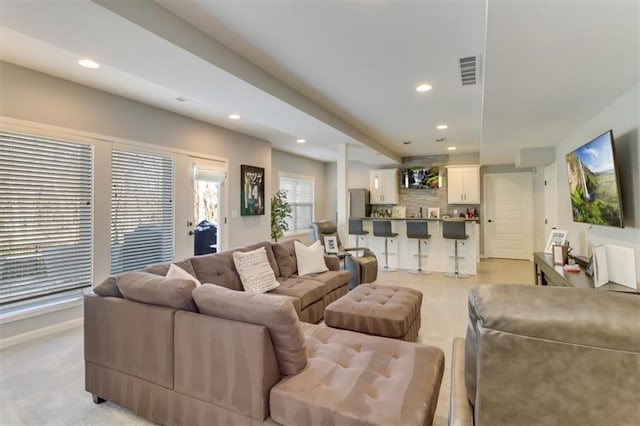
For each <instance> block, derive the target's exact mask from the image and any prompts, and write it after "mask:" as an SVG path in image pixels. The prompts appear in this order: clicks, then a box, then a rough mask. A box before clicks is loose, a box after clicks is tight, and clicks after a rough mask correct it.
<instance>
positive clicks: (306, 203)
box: [280, 177, 313, 231]
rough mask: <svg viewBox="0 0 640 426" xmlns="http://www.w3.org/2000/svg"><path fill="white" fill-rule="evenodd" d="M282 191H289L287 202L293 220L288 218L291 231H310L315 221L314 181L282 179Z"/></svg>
mask: <svg viewBox="0 0 640 426" xmlns="http://www.w3.org/2000/svg"><path fill="white" fill-rule="evenodd" d="M280 189H284V190H285V191H287V202H288V203H289V205H290V206H291V216H292V217H291V218H287V224H288V225H289V230H290V231H303V230H307V229H309V227H310V226H311V222H312V221H313V181H311V180H304V179H294V178H285V177H281V178H280Z"/></svg>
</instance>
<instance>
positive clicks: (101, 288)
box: [93, 275, 122, 299]
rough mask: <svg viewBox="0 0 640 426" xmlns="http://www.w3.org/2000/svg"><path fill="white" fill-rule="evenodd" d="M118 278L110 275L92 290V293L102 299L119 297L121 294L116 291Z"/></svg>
mask: <svg viewBox="0 0 640 426" xmlns="http://www.w3.org/2000/svg"><path fill="white" fill-rule="evenodd" d="M117 283H118V276H117V275H112V276H110V277H108V278H106V279H105V280H104V281H102V282H101V283H100V284H98V285H97V286H95V287H94V288H93V292H94V293H95V294H97V295H98V296H102V297H119V298H120V299H122V293H120V290H118V284H117Z"/></svg>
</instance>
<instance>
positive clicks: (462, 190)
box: [447, 166, 480, 204]
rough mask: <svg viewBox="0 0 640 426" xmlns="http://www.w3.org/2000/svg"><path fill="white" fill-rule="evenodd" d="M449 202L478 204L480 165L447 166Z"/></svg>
mask: <svg viewBox="0 0 640 426" xmlns="http://www.w3.org/2000/svg"><path fill="white" fill-rule="evenodd" d="M447 190H448V199H449V204H480V166H447Z"/></svg>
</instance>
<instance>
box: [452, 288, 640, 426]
mask: <svg viewBox="0 0 640 426" xmlns="http://www.w3.org/2000/svg"><path fill="white" fill-rule="evenodd" d="M451 368H452V377H451V405H450V411H449V425H450V426H472V425H474V424H475V425H476V426H502V425H505V426H506V425H508V426H525V425H526V426H531V425H541V426H542V425H544V426H550V425H562V426H572V425H576V426H577V425H580V426H585V425H594V426H595V425H608V426H622V425H637V424H638V420H639V419H640V296H638V295H634V294H623V293H616V292H610V291H604V290H589V289H576V288H562V287H546V286H545V287H542V286H535V287H534V286H522V285H492V286H482V287H478V288H476V289H474V290H472V291H471V292H470V294H469V326H468V329H467V336H466V339H456V340H454V343H453V360H452V364H451Z"/></svg>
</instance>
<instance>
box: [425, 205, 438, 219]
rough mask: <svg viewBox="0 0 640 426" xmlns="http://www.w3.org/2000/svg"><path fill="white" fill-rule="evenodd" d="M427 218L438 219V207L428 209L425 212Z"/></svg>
mask: <svg viewBox="0 0 640 426" xmlns="http://www.w3.org/2000/svg"><path fill="white" fill-rule="evenodd" d="M427 217H428V218H429V219H439V218H440V207H429V209H428V210H427Z"/></svg>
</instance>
